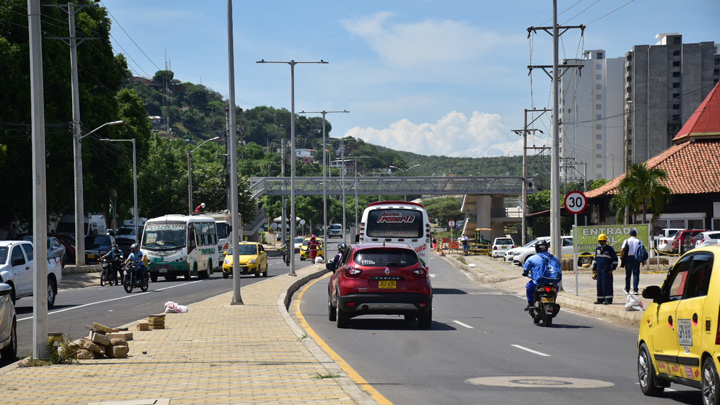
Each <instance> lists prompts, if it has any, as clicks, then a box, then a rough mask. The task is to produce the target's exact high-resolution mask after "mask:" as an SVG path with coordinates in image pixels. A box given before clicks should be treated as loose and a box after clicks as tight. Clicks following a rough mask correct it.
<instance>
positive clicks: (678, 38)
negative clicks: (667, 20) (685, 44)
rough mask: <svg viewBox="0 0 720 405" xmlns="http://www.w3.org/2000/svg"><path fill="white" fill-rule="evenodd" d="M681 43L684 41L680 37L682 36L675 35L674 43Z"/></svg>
mask: <svg viewBox="0 0 720 405" xmlns="http://www.w3.org/2000/svg"><path fill="white" fill-rule="evenodd" d="M681 43H682V41H681V38H680V37H673V44H674V45H678V44H681Z"/></svg>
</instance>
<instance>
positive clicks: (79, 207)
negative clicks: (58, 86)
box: [73, 112, 123, 266]
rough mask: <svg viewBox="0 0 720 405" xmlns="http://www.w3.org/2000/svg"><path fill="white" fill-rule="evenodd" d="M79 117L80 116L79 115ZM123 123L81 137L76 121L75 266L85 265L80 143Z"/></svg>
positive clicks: (75, 121) (74, 123)
mask: <svg viewBox="0 0 720 405" xmlns="http://www.w3.org/2000/svg"><path fill="white" fill-rule="evenodd" d="M78 114H80V113H79V112H78ZM78 117H79V115H78ZM122 123H123V121H112V122H106V123H104V124H102V125H100V126H99V127H97V128H95V129H93V130H92V131H90V132H88V133H87V134H85V135H80V120H79V119H78V120H74V121H73V126H74V127H75V131H74V133H73V143H74V146H75V147H74V151H75V156H74V161H75V165H74V169H75V265H76V266H84V265H85V207H84V197H83V173H82V148H81V145H82V144H81V143H80V141H81V140H83V139H84V138H85V137H87V136H89V135H91V134H93V133H95V131H97V130H99V129H100V128H103V127H106V126H108V125H118V124H122Z"/></svg>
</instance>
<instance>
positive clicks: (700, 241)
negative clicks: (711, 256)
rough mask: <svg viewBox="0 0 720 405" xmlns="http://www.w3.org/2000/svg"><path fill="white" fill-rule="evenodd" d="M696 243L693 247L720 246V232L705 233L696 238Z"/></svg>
mask: <svg viewBox="0 0 720 405" xmlns="http://www.w3.org/2000/svg"><path fill="white" fill-rule="evenodd" d="M696 238H697V242H696V243H695V247H702V246H709V245H718V244H720V231H705V232H702V233H701V234H700V235H698V236H696Z"/></svg>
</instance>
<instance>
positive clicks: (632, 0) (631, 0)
mask: <svg viewBox="0 0 720 405" xmlns="http://www.w3.org/2000/svg"><path fill="white" fill-rule="evenodd" d="M634 1H635V0H630V1H628V2H627V3H625V4H623V5H622V6H620V7H618V8H616V9H615V10H613V11H611V12H609V13H607V14H605V15H604V16H602V17H599V18H596V19H594V20H592V21H590V22H589V23H587V24H585V25H590V24H592V23H594V22H596V21H598V20H602V19H603V18H605V17H607V16H609V15H610V14H612V13H614V12H616V11H618V10H620V9H621V8H623V7H625V6H627V5H628V4H630V3H632V2H634Z"/></svg>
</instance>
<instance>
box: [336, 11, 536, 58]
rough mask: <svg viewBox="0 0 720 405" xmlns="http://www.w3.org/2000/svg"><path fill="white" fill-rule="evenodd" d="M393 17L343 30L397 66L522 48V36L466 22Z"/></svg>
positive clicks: (351, 22)
mask: <svg viewBox="0 0 720 405" xmlns="http://www.w3.org/2000/svg"><path fill="white" fill-rule="evenodd" d="M394 16H395V14H394V13H390V12H380V13H376V14H374V15H372V16H369V17H363V18H358V19H354V20H344V21H343V24H344V25H345V29H347V30H348V31H349V32H351V33H353V34H355V35H358V36H359V37H361V38H362V39H364V40H365V41H366V42H367V43H368V44H369V45H370V47H371V48H372V49H373V50H374V51H375V52H377V53H378V54H379V55H380V56H381V57H382V58H383V59H385V60H386V61H388V62H389V63H390V64H393V65H396V66H406V67H407V66H413V65H417V64H426V63H431V64H434V63H452V62H455V63H457V62H463V61H469V60H474V59H477V58H479V57H481V56H483V55H486V54H488V53H489V51H491V50H495V49H497V50H500V51H501V50H503V49H507V47H508V46H517V45H523V44H524V43H525V42H524V38H523V36H522V35H511V36H506V37H504V36H502V35H500V34H499V33H497V32H489V31H483V30H481V29H480V28H478V27H475V26H473V25H471V24H469V23H467V22H465V21H456V20H442V21H436V20H425V21H422V22H417V23H409V24H400V23H391V22H390V20H391V19H392V18H393V17H394Z"/></svg>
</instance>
